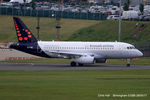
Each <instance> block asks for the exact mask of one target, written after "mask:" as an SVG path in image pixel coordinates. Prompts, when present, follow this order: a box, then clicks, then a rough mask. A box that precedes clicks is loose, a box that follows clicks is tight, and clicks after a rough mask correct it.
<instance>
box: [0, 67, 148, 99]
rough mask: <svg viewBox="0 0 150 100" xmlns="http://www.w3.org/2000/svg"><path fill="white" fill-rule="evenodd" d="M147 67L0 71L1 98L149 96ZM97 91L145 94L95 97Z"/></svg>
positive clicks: (101, 92)
mask: <svg viewBox="0 0 150 100" xmlns="http://www.w3.org/2000/svg"><path fill="white" fill-rule="evenodd" d="M149 73H150V70H118V71H108V70H107V71H106V70H105V71H103V70H101V71H0V100H121V99H123V100H149V99H150V85H149V83H150V74H149ZM98 94H110V95H113V94H147V96H146V97H125V98H119V97H112V96H111V97H109V98H107V97H98Z"/></svg>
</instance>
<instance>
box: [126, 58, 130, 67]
mask: <svg viewBox="0 0 150 100" xmlns="http://www.w3.org/2000/svg"><path fill="white" fill-rule="evenodd" d="M130 61H131V59H127V65H126V66H127V67H130Z"/></svg>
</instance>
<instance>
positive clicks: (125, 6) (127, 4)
mask: <svg viewBox="0 0 150 100" xmlns="http://www.w3.org/2000/svg"><path fill="white" fill-rule="evenodd" d="M129 6H130V0H127V1H126V3H124V6H123V9H124V11H128V10H129Z"/></svg>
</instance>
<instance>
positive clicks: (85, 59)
mask: <svg viewBox="0 0 150 100" xmlns="http://www.w3.org/2000/svg"><path fill="white" fill-rule="evenodd" d="M74 62H76V63H81V64H93V63H94V57H91V56H81V57H79V58H76V59H74Z"/></svg>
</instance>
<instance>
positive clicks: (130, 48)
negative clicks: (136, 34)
mask: <svg viewBox="0 0 150 100" xmlns="http://www.w3.org/2000/svg"><path fill="white" fill-rule="evenodd" d="M127 49H135V47H127Z"/></svg>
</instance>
